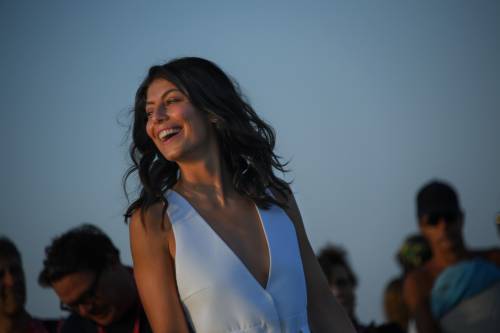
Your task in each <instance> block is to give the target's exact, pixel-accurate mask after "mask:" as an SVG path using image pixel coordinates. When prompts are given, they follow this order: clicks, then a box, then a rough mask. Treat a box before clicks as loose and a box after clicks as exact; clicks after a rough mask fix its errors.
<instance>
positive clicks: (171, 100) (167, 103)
mask: <svg viewBox="0 0 500 333" xmlns="http://www.w3.org/2000/svg"><path fill="white" fill-rule="evenodd" d="M177 102H180V98H177V97H175V98H169V99H167V100H166V101H165V106H169V105H172V104H174V103H177Z"/></svg>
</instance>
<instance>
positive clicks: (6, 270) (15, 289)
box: [0, 237, 26, 317]
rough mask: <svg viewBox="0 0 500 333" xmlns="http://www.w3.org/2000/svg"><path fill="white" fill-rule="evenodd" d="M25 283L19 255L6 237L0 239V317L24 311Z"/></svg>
mask: <svg viewBox="0 0 500 333" xmlns="http://www.w3.org/2000/svg"><path fill="white" fill-rule="evenodd" d="M25 303H26V281H25V277H24V271H23V267H22V261H21V254H20V253H19V251H18V249H17V248H16V246H15V245H14V243H13V242H12V241H11V240H10V239H8V238H7V237H0V317H12V316H16V315H18V314H19V313H21V312H23V311H24V305H25Z"/></svg>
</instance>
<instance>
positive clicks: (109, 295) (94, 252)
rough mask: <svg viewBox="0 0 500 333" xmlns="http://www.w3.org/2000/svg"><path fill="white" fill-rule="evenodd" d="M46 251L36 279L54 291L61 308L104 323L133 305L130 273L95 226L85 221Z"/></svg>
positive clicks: (58, 239) (109, 240) (112, 320)
mask: <svg viewBox="0 0 500 333" xmlns="http://www.w3.org/2000/svg"><path fill="white" fill-rule="evenodd" d="M45 254H46V257H45V260H44V262H43V269H42V271H41V273H40V276H39V278H38V281H39V283H40V285H42V286H43V287H51V288H52V289H53V290H54V292H55V293H56V294H57V296H58V297H59V299H60V302H61V309H63V310H68V311H71V312H74V313H77V314H79V315H80V316H82V317H84V318H87V319H90V320H92V321H94V322H96V323H97V324H99V325H103V326H106V325H109V324H111V323H113V322H115V321H116V320H119V319H120V318H121V317H122V316H123V315H124V314H125V313H126V312H127V310H129V309H130V307H131V306H132V305H133V303H134V301H135V297H136V296H135V293H136V291H135V286H134V284H133V282H131V276H130V272H129V271H128V270H127V268H126V267H124V266H123V265H122V264H121V262H120V256H119V251H118V249H117V248H116V247H115V246H114V245H113V243H112V242H111V239H110V238H109V237H108V236H107V235H106V234H104V233H103V232H102V231H101V230H100V229H98V228H97V227H95V226H93V225H90V224H84V225H81V226H79V227H76V228H73V229H71V230H69V231H67V232H66V233H64V234H62V235H61V236H59V237H56V238H55V239H54V240H53V241H52V243H51V244H50V245H49V246H47V247H46V249H45Z"/></svg>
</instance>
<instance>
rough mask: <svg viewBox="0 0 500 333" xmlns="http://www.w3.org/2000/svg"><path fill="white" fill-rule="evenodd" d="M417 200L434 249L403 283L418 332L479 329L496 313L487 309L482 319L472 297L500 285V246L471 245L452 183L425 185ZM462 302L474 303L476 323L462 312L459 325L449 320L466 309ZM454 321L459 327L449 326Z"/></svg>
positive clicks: (424, 231) (424, 232) (420, 223)
mask: <svg viewBox="0 0 500 333" xmlns="http://www.w3.org/2000/svg"><path fill="white" fill-rule="evenodd" d="M416 201H417V218H418V226H419V229H420V232H421V233H422V235H423V236H424V237H425V238H426V239H427V241H428V243H429V246H430V248H431V251H432V258H431V259H430V260H429V261H427V262H426V263H425V264H424V265H423V266H421V267H420V268H418V269H415V270H413V271H412V272H410V273H409V274H408V275H407V277H406V278H405V281H404V287H403V290H404V291H403V292H404V300H405V302H406V304H407V305H408V307H409V309H410V312H411V314H412V316H413V318H414V319H415V324H416V328H417V331H418V332H419V333H424V332H425V333H435V332H450V331H452V332H475V331H478V330H476V329H473V328H472V327H474V325H479V324H481V322H483V323H485V322H487V320H489V319H488V318H487V317H486V316H487V315H488V313H492V312H491V311H490V310H487V311H483V314H484V316H483V317H482V319H481V320H479V319H478V320H476V319H477V318H478V315H477V313H480V314H481V310H479V308H478V306H479V302H481V301H478V300H477V299H476V300H473V299H472V298H473V297H483V299H485V297H484V296H481V293H482V292H484V290H486V289H488V288H489V287H490V286H495V285H499V286H500V268H499V266H500V249H498V248H492V249H482V250H478V249H470V248H469V247H467V245H466V244H465V242H464V236H463V225H464V213H463V210H462V208H461V206H460V202H459V198H458V195H457V193H456V191H455V190H454V189H453V187H452V186H451V185H449V184H447V183H445V182H442V181H431V182H429V183H427V184H426V185H424V186H423V187H422V188H421V189H420V191H419V192H418V193H417V200H416ZM465 301H467V302H472V301H475V302H476V304H473V305H467V304H465V305H463V304H464V303H463V302H465ZM483 305H484V302H483ZM459 306H462V308H463V307H464V306H473V307H475V309H476V310H475V312H476V316H475V317H476V319H474V320H475V322H474V323H473V322H472V321H470V320H469V321H468V322H466V321H465V320H468V319H467V318H466V316H463V315H460V316H459V317H461V318H462V320H464V321H463V322H460V324H459V325H457V323H458V322H457V321H456V320H451V321H452V322H450V318H452V317H453V318H454V316H455V315H454V314H453V312H454V310H457V309H458V310H457V311H463V310H461V309H460V308H459ZM495 311H496V310H495ZM480 316H482V314H481V315H480ZM483 319H484V320H483ZM450 325H451V326H453V327H454V328H451V329H450V328H449V326H450ZM481 325H483V324H481ZM486 326H487V324H486ZM486 326H484V325H483V326H481V327H486ZM477 327H478V326H476V328H477ZM457 329H458V330H457ZM479 331H481V332H485V331H484V330H479Z"/></svg>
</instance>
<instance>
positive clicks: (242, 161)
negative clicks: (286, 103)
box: [123, 57, 290, 222]
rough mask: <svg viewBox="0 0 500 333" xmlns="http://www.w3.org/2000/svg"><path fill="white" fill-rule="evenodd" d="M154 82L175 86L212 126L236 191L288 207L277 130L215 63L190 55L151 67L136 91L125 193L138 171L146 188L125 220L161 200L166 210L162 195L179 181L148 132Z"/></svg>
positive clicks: (259, 202)
mask: <svg viewBox="0 0 500 333" xmlns="http://www.w3.org/2000/svg"><path fill="white" fill-rule="evenodd" d="M156 79H165V80H167V81H169V82H171V83H172V84H174V85H175V86H176V87H177V88H178V89H179V90H180V91H182V92H183V93H184V94H185V95H186V96H187V97H188V99H189V101H190V102H191V104H192V105H193V106H194V107H195V108H196V109H197V110H198V111H200V112H203V113H204V114H206V115H207V117H208V118H209V119H210V120H211V121H212V122H213V126H214V130H215V133H216V137H217V142H218V144H219V146H220V148H221V154H222V157H223V161H224V163H225V164H226V167H227V168H228V171H229V173H230V175H231V177H232V184H233V186H234V188H235V190H236V191H237V192H238V193H240V194H241V195H245V196H247V197H248V198H250V199H251V200H253V201H254V202H255V203H256V204H257V205H258V206H259V207H262V208H268V207H269V206H270V205H271V204H277V205H279V206H281V207H286V202H287V199H288V197H289V195H290V190H289V187H288V183H286V182H285V181H283V180H282V179H280V178H278V177H276V176H275V174H274V169H275V170H278V171H280V172H283V173H284V172H287V170H286V164H287V163H286V162H285V163H283V162H281V158H280V157H279V156H278V155H276V154H275V153H274V146H275V134H274V131H273V129H272V128H271V126H270V125H268V124H267V123H266V122H264V121H263V120H262V119H261V118H259V116H258V115H257V114H256V113H255V111H254V110H253V108H252V107H251V106H250V105H249V104H248V103H247V102H245V101H244V99H243V97H242V95H241V92H240V90H239V88H238V85H237V84H236V83H235V82H234V81H233V80H231V79H230V78H229V77H228V76H227V75H226V74H225V73H224V72H223V71H222V70H221V69H220V68H219V67H218V66H217V65H215V64H214V63H212V62H210V61H208V60H205V59H202V58H195V57H187V58H179V59H175V60H172V61H170V62H167V63H166V64H164V65H159V66H153V67H151V68H150V69H149V72H148V75H147V76H146V78H145V79H144V81H143V82H142V83H141V85H140V86H139V88H138V90H137V93H136V97H135V104H134V109H133V110H132V112H133V116H134V122H133V124H132V128H131V129H132V144H131V146H130V152H129V153H130V157H131V159H132V162H133V165H132V166H131V167H130V168H129V169H128V170H127V172H126V173H125V176H124V178H123V187H124V190H125V194H126V195H127V186H126V185H127V179H128V178H129V176H131V175H132V174H134V173H135V172H137V173H138V175H139V179H140V182H141V185H142V189H141V191H140V194H139V197H138V198H137V199H136V200H135V201H133V202H132V204H130V205H129V207H128V209H127V211H126V213H125V222H127V221H128V219H129V218H130V216H131V215H132V213H133V212H134V211H135V210H136V209H138V208H140V209H141V211H142V212H144V211H145V210H147V208H149V207H150V206H151V205H153V204H155V203H157V202H163V203H164V210H165V209H166V207H167V206H168V202H167V200H166V199H165V196H164V193H165V191H166V190H168V189H170V188H172V187H173V186H174V184H175V183H176V182H177V177H178V171H179V167H178V165H177V164H176V163H175V162H171V161H168V160H167V159H165V158H164V157H163V155H162V154H161V153H160V152H159V150H158V149H157V147H156V146H155V144H154V143H153V141H152V140H151V139H150V138H149V137H148V135H147V133H146V123H147V117H146V112H145V107H146V97H147V96H146V95H147V90H148V87H149V85H150V84H151V83H152V82H153V81H154V80H156ZM269 187H270V188H273V189H275V190H276V191H278V193H279V194H280V196H278V197H276V198H275V197H274V196H273V195H271V194H270V193H268V192H267V191H266V189H267V188H269ZM127 197H128V196H127Z"/></svg>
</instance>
